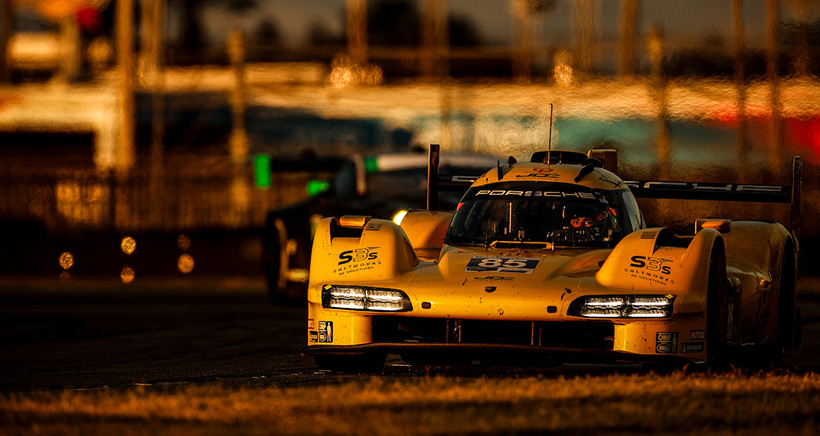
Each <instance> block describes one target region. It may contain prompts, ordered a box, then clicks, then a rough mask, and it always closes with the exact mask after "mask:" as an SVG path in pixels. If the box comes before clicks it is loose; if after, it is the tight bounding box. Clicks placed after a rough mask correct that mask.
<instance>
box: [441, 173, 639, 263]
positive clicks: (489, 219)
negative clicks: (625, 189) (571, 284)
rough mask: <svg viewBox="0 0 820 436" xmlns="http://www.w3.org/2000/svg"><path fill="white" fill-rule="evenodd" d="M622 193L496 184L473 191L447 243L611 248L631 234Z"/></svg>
mask: <svg viewBox="0 0 820 436" xmlns="http://www.w3.org/2000/svg"><path fill="white" fill-rule="evenodd" d="M622 203H623V201H622V199H621V196H620V192H618V191H607V190H600V189H591V188H586V187H583V186H577V185H570V184H560V183H531V184H522V183H520V182H518V183H496V184H493V185H487V186H482V187H477V188H470V190H469V191H467V193H466V194H465V195H464V197H463V198H462V201H461V203H460V204H459V206H458V210H457V211H456V213H455V216H454V217H453V220H452V222H451V224H450V228H449V230H448V232H447V237H446V241H445V242H446V243H447V244H450V245H470V244H485V245H489V244H492V243H499V242H503V243H506V244H516V243H533V242H537V243H544V246H547V245H551V246H555V247H562V246H563V247H575V246H580V247H612V246H614V244H615V243H616V242H617V241H619V240H620V239H621V238H622V237H623V236H625V235H626V234H628V233H631V232H632V231H633V230H636V229H633V228H632V226H633V224H631V222H630V220H629V219H626V218H625V217H624V208H623V204H622Z"/></svg>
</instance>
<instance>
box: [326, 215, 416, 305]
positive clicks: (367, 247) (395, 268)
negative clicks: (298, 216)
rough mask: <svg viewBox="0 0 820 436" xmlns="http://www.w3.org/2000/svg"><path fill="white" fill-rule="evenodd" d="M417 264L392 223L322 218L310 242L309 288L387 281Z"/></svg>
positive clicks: (360, 219) (377, 220)
mask: <svg viewBox="0 0 820 436" xmlns="http://www.w3.org/2000/svg"><path fill="white" fill-rule="evenodd" d="M350 218H355V219H350ZM350 223H352V224H350ZM359 224H361V225H359ZM418 263H419V261H418V258H417V257H416V255H415V253H414V252H413V248H412V247H411V246H410V242H409V241H408V240H407V236H406V235H405V234H404V231H403V230H402V229H401V227H399V226H398V225H397V224H395V223H394V222H392V221H388V220H381V219H370V218H369V217H347V216H345V217H342V219H341V220H340V219H337V218H335V217H330V218H324V219H323V220H321V221H320V222H319V225H318V227H317V228H316V234H315V236H314V238H313V249H312V252H311V259H310V288H311V289H313V288H314V287H315V285H321V284H322V283H329V282H333V283H351V282H360V281H374V280H389V279H391V278H394V277H396V276H398V275H400V274H402V273H404V272H407V271H409V270H410V269H412V268H414V267H415V266H416V265H418Z"/></svg>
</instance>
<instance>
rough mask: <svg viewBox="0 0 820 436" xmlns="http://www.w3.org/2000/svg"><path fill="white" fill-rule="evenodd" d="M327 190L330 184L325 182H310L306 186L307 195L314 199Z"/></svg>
mask: <svg viewBox="0 0 820 436" xmlns="http://www.w3.org/2000/svg"><path fill="white" fill-rule="evenodd" d="M328 189H330V182H328V181H326V180H311V181H309V182H308V184H307V193H308V195H310V196H311V197H315V196H317V195H319V194H321V193H322V192H325V191H327V190H328Z"/></svg>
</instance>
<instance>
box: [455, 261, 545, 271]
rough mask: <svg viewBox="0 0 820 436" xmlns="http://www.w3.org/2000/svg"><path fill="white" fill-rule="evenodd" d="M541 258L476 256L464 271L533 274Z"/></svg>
mask: <svg viewBox="0 0 820 436" xmlns="http://www.w3.org/2000/svg"><path fill="white" fill-rule="evenodd" d="M540 260H541V259H531V258H524V257H474V258H472V259H470V262H469V263H468V264H467V268H466V269H464V271H466V272H507V273H520V274H532V271H533V270H534V269H535V267H536V266H537V265H538V262H539V261H540Z"/></svg>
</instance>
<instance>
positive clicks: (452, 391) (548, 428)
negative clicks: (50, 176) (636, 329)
mask: <svg viewBox="0 0 820 436" xmlns="http://www.w3.org/2000/svg"><path fill="white" fill-rule="evenodd" d="M547 432H549V433H551V434H556V433H558V434H567V435H569V434H573V435H574V434H602V433H606V434H635V433H656V434H703V433H708V434H771V433H775V432H776V433H779V434H816V433H818V432H820V375H818V374H816V373H807V374H799V375H798V374H791V373H761V374H755V375H747V374H742V373H730V374H719V375H709V374H685V373H683V372H675V373H672V374H667V375H656V374H648V375H647V374H642V375H640V374H639V375H626V374H620V375H619V374H616V375H604V376H581V377H571V378H569V377H566V378H565V377H544V376H536V377H524V378H503V379H487V378H481V379H465V378H448V377H441V376H437V377H419V378H416V377H411V378H398V379H390V378H385V377H382V378H370V379H367V380H365V381H356V382H345V383H341V384H334V385H322V386H308V387H289V388H278V387H254V388H225V387H223V386H221V385H198V386H188V387H184V388H181V389H171V390H169V391H164V392H162V391H154V390H146V389H143V388H132V389H124V390H116V389H111V390H100V391H64V392H60V393H23V394H7V395H2V396H0V434H2V435H12V434H83V435H85V434H117V435H118V436H122V435H128V434H157V433H159V434H221V433H232V434H233V433H240V434H322V435H350V434H362V435H365V434H382V435H393V434H397V435H398V434H476V433H481V434H499V433H501V434H513V433H516V434H522V433H525V434H543V433H547Z"/></svg>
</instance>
